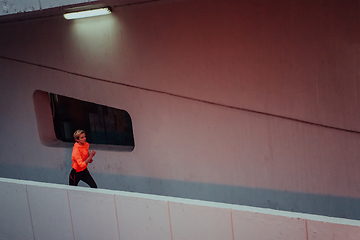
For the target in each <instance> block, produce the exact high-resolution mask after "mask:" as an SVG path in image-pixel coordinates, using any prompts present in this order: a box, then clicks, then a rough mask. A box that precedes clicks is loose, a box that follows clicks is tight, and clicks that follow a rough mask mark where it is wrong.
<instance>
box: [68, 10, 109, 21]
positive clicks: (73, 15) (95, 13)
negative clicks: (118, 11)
mask: <svg viewBox="0 0 360 240" xmlns="http://www.w3.org/2000/svg"><path fill="white" fill-rule="evenodd" d="M110 13H111V10H110V9H109V8H99V9H93V10H88V11H81V12H73V13H66V14H64V18H65V19H67V20H70V19H78V18H87V17H96V16H102V15H107V14H110Z"/></svg>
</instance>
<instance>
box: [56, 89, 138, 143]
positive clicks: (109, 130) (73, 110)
mask: <svg viewBox="0 0 360 240" xmlns="http://www.w3.org/2000/svg"><path fill="white" fill-rule="evenodd" d="M49 98H50V104H51V112H52V118H53V123H54V130H55V135H56V138H57V139H58V140H60V141H63V142H74V138H73V133H74V132H75V131H76V130H77V129H82V130H84V131H85V132H86V138H87V142H89V143H90V144H91V143H93V144H105V145H121V146H130V147H131V146H132V147H134V146H135V144H134V136H133V130H132V123H131V118H130V115H129V114H128V113H127V112H126V111H124V110H120V109H116V108H112V107H108V106H104V105H99V104H95V103H91V102H85V101H81V100H78V99H74V98H69V97H65V96H61V95H57V94H53V93H49Z"/></svg>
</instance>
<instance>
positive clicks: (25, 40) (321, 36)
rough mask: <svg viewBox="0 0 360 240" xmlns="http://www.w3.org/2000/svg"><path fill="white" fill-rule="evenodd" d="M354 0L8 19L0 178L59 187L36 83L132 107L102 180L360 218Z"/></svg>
mask: <svg viewBox="0 0 360 240" xmlns="http://www.w3.org/2000/svg"><path fill="white" fill-rule="evenodd" d="M358 8H359V6H358V3H357V2H354V1H350V0H347V1H340V0H339V1H331V2H323V1H285V0H276V1H271V2H264V1H260V0H259V1H246V0H244V1H230V0H228V1H220V0H219V1H207V0H196V1H185V0H183V1H157V2H154V3H146V4H138V5H133V6H125V7H118V8H114V11H113V14H111V15H110V16H106V17H100V18H94V19H84V20H78V21H66V20H65V19H64V18H63V17H62V16H54V17H47V18H44V19H41V18H40V19H34V20H29V21H14V22H7V23H2V24H0V32H1V37H0V46H1V47H0V81H1V88H0V112H1V117H0V132H1V134H0V152H1V158H0V176H2V177H9V178H18V179H28V180H35V181H41V182H50V183H61V184H66V183H67V181H68V180H67V179H68V173H69V171H70V168H71V166H70V164H71V160H70V154H71V147H62V148H53V147H48V146H46V145H44V144H42V143H41V141H40V137H39V129H38V121H37V119H36V115H35V110H34V108H35V106H34V101H33V94H34V92H35V91H36V90H42V91H45V92H52V93H56V94H60V95H64V96H68V97H73V98H77V99H81V100H84V101H89V102H95V103H98V104H102V105H107V106H110V107H115V108H119V109H124V110H126V111H127V112H128V113H129V114H130V116H131V118H132V122H133V128H134V129H133V130H134V137H135V149H134V151H132V152H117V151H106V150H98V152H97V155H96V158H95V160H94V162H93V163H92V164H91V166H90V167H89V169H90V171H91V173H92V174H93V176H94V178H95V180H96V181H97V183H98V186H99V187H100V188H106V189H115V190H126V191H133V192H142V193H151V194H159V195H167V196H175V197H186V198H193V199H200V200H210V201H217V202H224V203H234V204H245V205H250V206H257V207H266V208H272V209H282V210H289V211H295V212H306V213H313V214H322V215H327V216H336V217H345V218H352V219H360V217H359V216H360V209H359V208H358V207H357V206H358V205H359V203H360V190H359V180H360V179H359V178H360V175H359V174H358V172H359V168H360V162H359V161H358V159H359V156H360V148H359V140H360V139H359V131H360V126H359V116H360V109H359V108H358V106H359V97H358V95H359V91H360V89H359V86H360V85H359V83H358V82H359V71H360V70H359V69H360V68H359V67H358V65H359V62H358V59H359V57H360V55H359V52H360V47H359V43H360V36H359V34H358V33H359V31H358V30H359V29H358V28H359V27H358V24H357V22H359V15H358Z"/></svg>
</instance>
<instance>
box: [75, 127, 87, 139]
mask: <svg viewBox="0 0 360 240" xmlns="http://www.w3.org/2000/svg"><path fill="white" fill-rule="evenodd" d="M83 133H85V131H84V130H80V129H79V130H76V131H75V132H74V139H75V141H77V140H79V137H80V135H81V134H83Z"/></svg>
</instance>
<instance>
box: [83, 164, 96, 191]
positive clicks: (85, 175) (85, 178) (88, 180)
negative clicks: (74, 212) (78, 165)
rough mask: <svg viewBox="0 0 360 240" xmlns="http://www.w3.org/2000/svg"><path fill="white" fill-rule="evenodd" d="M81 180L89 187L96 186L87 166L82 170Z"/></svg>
mask: <svg viewBox="0 0 360 240" xmlns="http://www.w3.org/2000/svg"><path fill="white" fill-rule="evenodd" d="M81 180H83V181H84V182H86V183H87V184H88V185H89V186H90V187H91V188H97V185H96V182H95V181H94V179H93V177H92V176H91V175H90V172H89V170H88V169H87V168H86V169H85V170H84V171H82V176H81Z"/></svg>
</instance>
